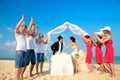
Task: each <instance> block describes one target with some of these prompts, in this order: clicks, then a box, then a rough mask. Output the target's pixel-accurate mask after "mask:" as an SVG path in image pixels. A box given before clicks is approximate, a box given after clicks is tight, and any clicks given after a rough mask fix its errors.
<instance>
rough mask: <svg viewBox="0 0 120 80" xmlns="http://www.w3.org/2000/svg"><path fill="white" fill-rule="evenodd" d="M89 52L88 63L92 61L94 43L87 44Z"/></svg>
mask: <svg viewBox="0 0 120 80" xmlns="http://www.w3.org/2000/svg"><path fill="white" fill-rule="evenodd" d="M86 49H87V54H86V61H85V62H86V63H92V43H87V44H86Z"/></svg>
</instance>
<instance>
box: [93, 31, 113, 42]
mask: <svg viewBox="0 0 120 80" xmlns="http://www.w3.org/2000/svg"><path fill="white" fill-rule="evenodd" d="M94 36H95V37H96V38H97V39H98V41H100V42H101V43H105V42H106V41H108V40H110V38H111V36H110V35H107V36H105V37H103V38H102V39H100V38H99V37H98V35H97V33H94Z"/></svg>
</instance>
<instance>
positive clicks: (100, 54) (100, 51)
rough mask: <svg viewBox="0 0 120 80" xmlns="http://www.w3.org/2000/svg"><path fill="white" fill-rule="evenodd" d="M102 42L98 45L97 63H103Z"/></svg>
mask: <svg viewBox="0 0 120 80" xmlns="http://www.w3.org/2000/svg"><path fill="white" fill-rule="evenodd" d="M101 47H102V44H98V45H97V46H96V50H95V52H96V63H98V64H101V63H102V50H101Z"/></svg>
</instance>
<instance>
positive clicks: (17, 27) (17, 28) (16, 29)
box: [15, 15, 25, 34]
mask: <svg viewBox="0 0 120 80" xmlns="http://www.w3.org/2000/svg"><path fill="white" fill-rule="evenodd" d="M24 20H25V16H24V15H22V18H21V19H20V21H19V22H18V24H17V25H16V28H15V34H19V28H20V26H21V24H22V23H23V21H24Z"/></svg>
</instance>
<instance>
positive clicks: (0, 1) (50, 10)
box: [0, 0, 120, 58]
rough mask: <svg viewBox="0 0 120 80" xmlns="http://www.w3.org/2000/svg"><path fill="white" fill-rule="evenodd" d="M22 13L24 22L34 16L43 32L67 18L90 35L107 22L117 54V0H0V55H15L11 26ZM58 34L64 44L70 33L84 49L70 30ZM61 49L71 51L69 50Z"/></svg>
mask: <svg viewBox="0 0 120 80" xmlns="http://www.w3.org/2000/svg"><path fill="white" fill-rule="evenodd" d="M22 14H25V15H26V20H25V22H26V24H27V25H28V24H29V21H30V18H31V17H34V19H35V23H36V24H38V26H39V33H40V32H42V33H45V34H47V32H49V31H50V30H52V29H54V28H56V27H57V26H59V25H61V24H63V23H64V22H66V21H69V22H70V23H73V24H76V25H78V26H79V27H81V28H82V29H84V30H85V31H87V32H88V33H89V34H91V35H93V32H96V31H99V28H103V27H104V26H106V25H109V26H111V28H112V34H113V41H114V44H113V46H114V48H115V55H116V56H120V51H119V49H120V48H119V46H120V36H119V30H120V0H0V58H4V57H14V54H15V37H14V29H15V26H16V24H17V22H18V21H19V20H20V18H21V15H22ZM58 35H62V36H63V37H64V40H65V42H66V43H67V44H69V36H71V35H72V36H75V38H76V39H77V43H78V45H79V47H80V48H81V49H83V50H84V51H85V44H84V43H83V42H82V40H81V37H80V36H76V35H74V34H72V32H70V31H69V30H66V31H65V32H63V33H61V34H58ZM58 35H52V41H51V43H53V42H55V41H56V40H57V38H56V36H58ZM36 38H37V37H36ZM103 50H104V47H103ZM64 51H65V52H68V53H70V52H71V51H72V49H64ZM93 52H94V49H93Z"/></svg>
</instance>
